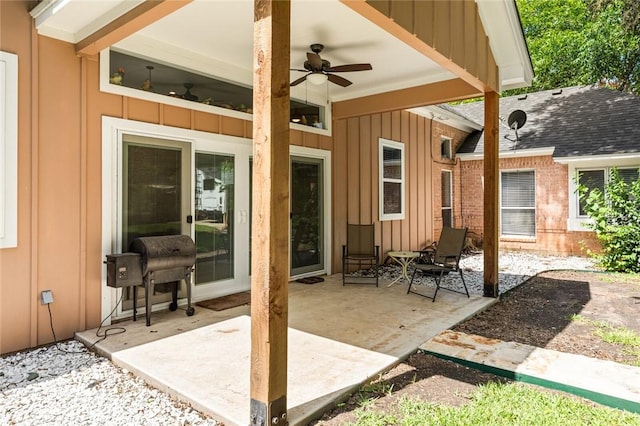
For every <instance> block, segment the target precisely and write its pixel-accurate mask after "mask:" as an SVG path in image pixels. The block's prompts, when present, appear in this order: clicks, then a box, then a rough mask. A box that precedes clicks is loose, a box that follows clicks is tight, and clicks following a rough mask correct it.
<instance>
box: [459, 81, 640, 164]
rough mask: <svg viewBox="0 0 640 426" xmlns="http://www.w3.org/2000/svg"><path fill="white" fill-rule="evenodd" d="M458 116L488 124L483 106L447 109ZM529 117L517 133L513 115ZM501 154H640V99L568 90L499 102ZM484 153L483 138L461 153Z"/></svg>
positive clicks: (463, 147)
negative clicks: (511, 126)
mask: <svg viewBox="0 0 640 426" xmlns="http://www.w3.org/2000/svg"><path fill="white" fill-rule="evenodd" d="M447 108H448V109H449V108H450V109H453V110H454V111H456V112H458V113H459V114H461V115H463V116H465V117H468V118H469V119H471V120H473V121H475V122H477V123H483V122H484V102H482V101H480V102H474V103H470V104H461V105H455V106H452V105H447ZM517 109H520V110H523V111H524V112H525V113H526V114H527V122H526V123H525V125H524V126H523V127H522V128H521V129H520V130H518V139H519V141H518V143H517V145H516V137H515V136H516V135H515V132H514V130H512V129H509V127H508V125H507V120H508V117H509V115H510V114H511V113H512V112H513V111H515V110H517ZM499 140H500V151H509V150H513V149H514V148H516V147H517V149H533V148H549V147H555V151H554V154H553V156H554V157H573V156H586V155H607V154H608V155H610V154H622V153H640V97H638V96H634V95H631V94H626V93H622V92H618V91H615V90H610V89H606V88H601V87H595V86H579V87H568V88H564V89H561V90H560V89H558V90H546V91H542V92H536V93H529V94H527V95H517V96H509V97H505V98H500V136H499ZM483 151H484V138H483V134H482V132H475V133H472V134H471V135H469V137H468V138H467V139H466V140H465V142H464V143H463V144H462V145H461V146H460V148H459V149H458V153H480V152H483Z"/></svg>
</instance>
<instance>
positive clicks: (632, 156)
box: [555, 152, 640, 164]
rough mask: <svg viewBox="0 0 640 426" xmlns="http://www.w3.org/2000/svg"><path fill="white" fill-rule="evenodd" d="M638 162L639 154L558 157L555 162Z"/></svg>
mask: <svg viewBox="0 0 640 426" xmlns="http://www.w3.org/2000/svg"><path fill="white" fill-rule="evenodd" d="M622 160H640V152H630V153H624V154H603V155H589V156H586V155H583V156H572V157H559V158H556V159H555V161H556V162H557V163H560V164H574V163H581V164H588V163H602V162H603V161H622Z"/></svg>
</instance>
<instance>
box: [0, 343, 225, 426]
mask: <svg viewBox="0 0 640 426" xmlns="http://www.w3.org/2000/svg"><path fill="white" fill-rule="evenodd" d="M0 424H1V425H60V426H71V425H96V426H97V425H100V426H103V425H105V426H107V425H127V426H129V425H149V426H151V425H216V424H217V423H216V422H215V421H214V420H213V419H210V418H206V417H205V416H203V415H202V414H200V413H199V412H197V411H195V410H193V409H191V408H190V407H189V406H188V405H187V404H184V403H181V402H179V401H176V400H173V399H172V398H171V397H169V396H168V395H167V394H165V393H163V392H160V391H159V390H157V389H154V388H152V387H149V386H147V385H146V384H145V382H144V381H143V380H142V379H139V378H137V377H135V376H133V375H132V374H131V373H129V372H128V371H127V370H124V369H122V368H118V367H116V366H114V365H113V364H112V363H111V362H110V361H109V360H107V359H106V358H102V357H100V356H97V355H95V354H94V353H92V352H89V351H88V350H87V349H86V348H85V346H84V345H82V344H81V343H80V342H77V341H75V340H72V341H68V342H63V343H59V344H58V345H51V346H47V347H44V348H38V349H34V350H31V351H26V352H18V353H16V354H13V355H9V356H5V357H2V358H0Z"/></svg>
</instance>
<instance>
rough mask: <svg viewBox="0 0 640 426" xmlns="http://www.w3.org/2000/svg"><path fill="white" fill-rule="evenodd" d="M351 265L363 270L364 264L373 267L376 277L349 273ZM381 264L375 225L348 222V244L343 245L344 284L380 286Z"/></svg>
mask: <svg viewBox="0 0 640 426" xmlns="http://www.w3.org/2000/svg"><path fill="white" fill-rule="evenodd" d="M349 265H358V270H362V265H367V266H369V267H372V268H373V272H374V274H375V277H373V279H372V277H368V276H361V275H358V276H356V275H353V274H348V273H347V267H348V266H349ZM379 266H380V246H377V245H376V244H375V228H374V225H373V224H371V225H353V224H347V244H345V245H343V246H342V285H345V284H375V285H376V287H378V275H379V273H378V272H379V271H378V268H379ZM347 279H350V280H351V281H347Z"/></svg>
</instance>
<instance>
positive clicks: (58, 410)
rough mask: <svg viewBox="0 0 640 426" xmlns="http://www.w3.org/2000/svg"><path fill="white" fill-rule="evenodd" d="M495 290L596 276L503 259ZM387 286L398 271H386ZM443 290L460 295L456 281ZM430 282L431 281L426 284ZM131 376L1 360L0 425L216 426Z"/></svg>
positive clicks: (52, 352) (81, 366)
mask: <svg viewBox="0 0 640 426" xmlns="http://www.w3.org/2000/svg"><path fill="white" fill-rule="evenodd" d="M461 265H462V267H463V270H464V276H465V281H466V283H467V287H468V288H469V292H470V293H472V294H482V292H483V276H482V275H483V274H482V268H483V256H482V254H481V253H480V254H474V255H470V256H465V257H464V258H463V260H462V261H461ZM499 265H500V274H499V290H500V292H501V293H503V292H505V291H507V290H508V289H511V288H513V287H515V286H517V285H519V284H521V283H522V282H524V281H526V280H527V279H528V278H529V277H531V276H533V275H535V274H537V273H539V272H541V271H544V270H550V269H581V270H583V269H594V267H593V263H592V262H591V261H590V260H589V259H586V258H581V257H539V256H535V255H531V254H522V253H501V254H500V258H499ZM382 269H383V272H384V276H385V277H386V278H390V277H395V276H397V274H398V273H399V266H396V265H389V264H388V265H384V266H383V267H382ZM446 280H447V283H445V284H444V285H449V286H458V288H459V289H461V287H460V284H461V283H460V278H459V276H458V274H451V275H450V276H449V277H447V278H446ZM428 281H431V280H430V279H429V280H428ZM216 424H217V423H216V421H214V420H213V419H211V418H208V417H206V416H203V415H202V414H201V413H199V412H197V411H195V410H193V409H192V408H191V407H189V406H188V405H187V404H184V403H182V402H179V401H176V400H174V399H172V398H171V397H169V396H168V395H167V394H165V393H163V392H160V391H158V390H157V389H154V388H151V387H149V386H148V385H146V384H145V382H144V381H143V380H141V379H139V378H136V377H135V376H133V375H132V374H131V373H129V372H128V371H126V370H124V369H121V368H118V367H116V366H114V365H113V364H111V362H109V361H108V360H107V359H105V358H102V357H100V356H98V355H95V354H94V353H92V352H90V351H88V350H87V349H86V348H85V347H84V346H83V345H82V344H81V343H79V342H77V341H68V342H64V343H59V344H58V345H51V346H48V347H45V348H38V349H34V350H30V351H24V352H19V353H16V354H13V355H8V356H4V357H1V358H0V425H38V426H39V425H61V426H62V425H64V426H70V425H100V426H103V425H104V426H106V425H149V426H151V425H216Z"/></svg>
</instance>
